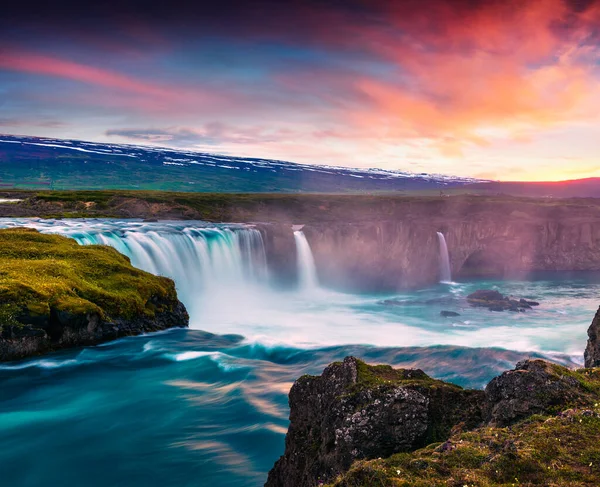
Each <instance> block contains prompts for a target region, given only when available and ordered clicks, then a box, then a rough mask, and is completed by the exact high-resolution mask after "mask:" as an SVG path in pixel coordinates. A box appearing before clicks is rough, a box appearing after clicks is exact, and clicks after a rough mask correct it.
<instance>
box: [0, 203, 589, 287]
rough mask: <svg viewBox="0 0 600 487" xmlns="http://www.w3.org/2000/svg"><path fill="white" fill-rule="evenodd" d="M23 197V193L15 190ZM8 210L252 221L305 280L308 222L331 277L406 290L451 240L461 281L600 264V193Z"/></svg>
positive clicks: (281, 269) (273, 267)
mask: <svg viewBox="0 0 600 487" xmlns="http://www.w3.org/2000/svg"><path fill="white" fill-rule="evenodd" d="M13 196H14V195H13ZM17 196H19V197H20V198H22V202H21V203H19V204H10V205H9V204H0V216H6V217H9V216H10V217H17V216H20V217H24V216H27V217H33V216H38V217H98V218H105V217H112V218H120V219H121V218H142V219H150V220H204V221H212V222H223V223H231V222H235V223H248V224H252V225H254V226H255V227H256V228H257V229H259V230H260V232H261V234H262V238H263V241H264V245H265V252H266V258H267V263H268V268H269V270H270V273H271V275H272V276H273V277H274V278H275V279H276V280H277V281H279V282H280V283H281V284H282V285H294V283H296V282H297V279H298V267H297V253H296V242H295V239H294V233H293V232H294V229H298V228H302V232H303V234H304V235H305V236H306V239H307V241H308V243H309V245H310V247H311V249H312V253H313V254H314V260H315V264H316V268H317V273H318V279H319V281H320V283H321V284H324V285H326V286H332V287H334V288H338V289H344V290H362V291H376V290H392V291H393V290H399V289H410V288H418V287H423V286H427V285H430V284H433V283H435V282H437V281H438V280H440V278H441V277H442V276H441V273H440V241H439V239H438V235H437V232H440V233H442V234H443V235H444V237H445V241H446V243H447V247H448V251H449V261H450V268H451V272H452V277H453V278H454V279H460V278H466V277H473V276H482V277H500V278H506V277H513V276H518V275H523V274H526V273H528V272H535V271H595V270H600V200H599V199H584V198H580V199H569V200H559V199H553V198H544V199H534V198H515V197H510V196H503V195H498V196H475V195H463V196H452V197H444V196H407V195H396V194H394V195H389V194H388V195H364V194H363V195H323V194H294V195H273V194H264V195H261V194H256V195H248V194H240V195H235V194H234V195H215V194H203V193H195V194H185V195H184V194H180V193H154V192H147V193H143V192H139V193H136V192H62V193H61V192H48V193H31V194H29V193H23V194H19V195H17Z"/></svg>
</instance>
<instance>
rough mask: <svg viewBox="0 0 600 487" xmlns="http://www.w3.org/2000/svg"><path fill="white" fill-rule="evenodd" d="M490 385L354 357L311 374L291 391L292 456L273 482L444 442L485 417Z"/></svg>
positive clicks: (318, 476) (317, 476) (325, 477)
mask: <svg viewBox="0 0 600 487" xmlns="http://www.w3.org/2000/svg"><path fill="white" fill-rule="evenodd" d="M483 398H484V392H483V391H469V390H464V389H462V388H460V387H458V386H455V385H453V384H447V383H444V382H442V381H438V380H434V379H432V378H431V377H429V376H428V375H427V374H425V373H424V372H423V371H421V370H418V369H392V368H391V367H390V366H382V365H379V366H370V365H367V364H365V363H364V362H362V361H360V360H357V359H356V358H354V357H347V358H346V359H344V361H343V362H341V363H340V362H337V363H333V364H331V365H330V366H328V367H327V368H326V369H325V370H324V371H323V374H322V375H321V376H319V377H312V376H304V377H301V378H300V379H298V380H297V381H296V383H295V384H294V386H293V387H292V389H291V391H290V396H289V403H290V427H289V430H288V434H287V437H286V450H285V454H284V455H283V456H282V457H281V458H280V459H279V460H278V461H277V463H276V464H275V466H274V467H273V469H272V470H271V472H269V478H268V481H267V483H266V486H267V487H296V486H297V487H300V486H302V487H312V486H316V485H319V481H324V482H325V481H330V480H332V479H334V478H335V477H336V476H337V475H338V474H340V473H342V472H345V471H346V470H347V469H348V468H349V467H350V465H351V464H352V462H353V461H354V460H357V459H363V458H366V459H368V458H378V457H386V456H389V455H392V454H394V453H398V452H403V451H411V450H414V449H415V448H418V447H422V446H425V445H427V444H429V443H432V442H435V441H440V440H444V439H446V438H447V437H448V435H449V434H450V430H451V429H452V427H453V426H455V425H457V424H459V423H462V422H465V423H468V424H470V425H471V426H474V425H476V424H478V423H480V422H481V420H482V416H481V412H482V406H483V402H484V401H483Z"/></svg>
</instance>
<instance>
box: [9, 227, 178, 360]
mask: <svg viewBox="0 0 600 487" xmlns="http://www.w3.org/2000/svg"><path fill="white" fill-rule="evenodd" d="M187 323H188V315H187V312H186V310H185V307H184V306H183V304H181V303H180V302H179V301H178V300H177V294H176V291H175V285H174V283H173V281H172V280H170V279H167V278H165V277H158V276H153V275H152V274H149V273H147V272H144V271H141V270H139V269H136V268H134V267H133V266H132V265H131V263H130V261H129V259H128V258H127V257H125V256H124V255H121V254H120V253H118V252H117V251H116V250H115V249H113V248H110V247H104V246H81V245H79V244H77V242H75V241H74V240H72V239H69V238H66V237H61V236H58V235H43V234H41V233H39V232H37V231H35V230H30V229H21V228H18V229H8V230H0V360H11V359H16V358H21V357H26V356H29V355H34V354H39V353H44V352H47V351H51V350H54V349H58V348H65V347H70V346H77V345H85V344H93V343H99V342H102V341H106V340H110V339H114V338H117V337H120V336H126V335H135V334H139V333H143V332H148V331H156V330H163V329H166V328H170V327H184V326H187Z"/></svg>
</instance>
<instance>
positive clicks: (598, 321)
mask: <svg viewBox="0 0 600 487" xmlns="http://www.w3.org/2000/svg"><path fill="white" fill-rule="evenodd" d="M583 357H584V359H585V366H586V367H600V309H598V311H597V312H596V316H594V320H593V321H592V324H591V325H590V327H589V328H588V342H587V347H586V349H585V352H584V354H583Z"/></svg>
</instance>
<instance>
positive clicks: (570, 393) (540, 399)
mask: <svg viewBox="0 0 600 487" xmlns="http://www.w3.org/2000/svg"><path fill="white" fill-rule="evenodd" d="M485 393H486V396H487V408H486V419H487V420H488V422H489V423H490V424H492V425H495V426H500V427H503V426H507V425H510V424H512V423H514V422H516V421H518V420H520V419H523V418H526V417H528V416H531V415H532V414H541V413H548V412H553V411H554V409H561V408H562V409H564V407H566V406H577V405H585V404H587V403H589V402H590V401H591V402H593V401H594V398H593V397H592V396H591V394H590V391H589V390H587V389H586V388H585V386H584V384H582V381H581V377H580V375H579V373H577V372H574V371H570V370H569V369H566V368H565V367H561V366H559V365H555V364H551V363H549V362H546V361H544V360H525V361H523V362H519V363H518V364H517V366H516V367H515V369H514V370H510V371H507V372H504V373H503V374H502V375H500V376H498V377H496V378H494V379H492V381H491V382H490V383H489V384H488V385H487V387H486V388H485Z"/></svg>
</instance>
